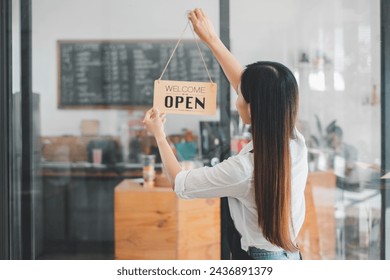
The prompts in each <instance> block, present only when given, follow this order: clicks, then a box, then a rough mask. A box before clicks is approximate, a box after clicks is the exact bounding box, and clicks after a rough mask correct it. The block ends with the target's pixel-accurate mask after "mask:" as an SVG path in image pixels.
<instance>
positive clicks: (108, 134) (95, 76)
mask: <svg viewBox="0 0 390 280" xmlns="http://www.w3.org/2000/svg"><path fill="white" fill-rule="evenodd" d="M12 2H13V3H12V4H13V7H12V9H13V31H14V34H13V71H14V75H13V77H14V79H13V91H14V94H13V100H14V109H13V110H14V113H15V117H14V139H16V140H17V141H15V142H14V162H15V166H14V170H15V172H14V176H15V178H14V180H13V181H14V186H13V189H12V223H13V224H12V225H11V226H12V229H11V231H12V232H11V236H12V252H13V253H12V254H13V256H14V258H20V257H21V256H22V255H23V253H22V247H23V246H26V244H24V245H23V242H24V241H23V240H24V239H25V236H24V235H23V234H24V232H25V231H24V229H23V226H25V225H26V223H25V221H26V220H25V219H29V221H31V223H32V224H31V226H29V230H28V231H27V233H28V235H29V238H31V242H30V243H31V244H28V245H31V251H32V256H31V257H32V258H36V259H114V258H146V259H147V258H153V255H148V254H149V253H145V254H143V255H142V253H139V254H138V255H132V256H129V255H126V254H127V253H128V252H132V251H133V252H134V251H135V250H133V249H128V250H127V249H126V250H127V251H126V252H125V255H121V256H120V257H118V254H117V252H116V244H120V246H122V247H123V246H124V247H125V246H130V247H125V248H133V247H131V246H133V245H134V244H136V245H137V244H138V245H139V244H147V243H148V242H151V241H150V240H153V239H155V237H156V236H159V237H161V238H162V240H163V241H162V242H160V241H159V243H157V244H156V246H158V248H160V249H161V250H159V251H160V252H164V254H165V255H160V256H157V257H154V258H157V259H158V258H164V257H166V258H181V259H185V258H193V259H194V258H201V259H206V258H219V257H220V252H219V250H220V249H221V248H220V246H221V242H220V239H219V238H220V236H219V234H220V225H221V224H220V222H221V221H220V212H219V204H218V203H219V201H218V203H217V202H216V201H211V200H207V201H205V202H204V203H205V204H199V205H202V207H203V209H200V208H197V207H199V205H198V206H197V205H195V204H182V203H181V202H180V203H178V202H177V201H173V202H172V201H171V200H170V199H173V198H172V197H170V196H169V194H167V193H165V190H167V189H168V188H164V187H166V186H167V181H166V178H165V176H164V174H163V172H162V171H163V170H162V166H161V159H160V156H159V154H158V150H157V148H156V143H154V141H153V138H152V137H151V136H150V135H147V134H146V133H145V131H144V128H143V125H142V119H143V117H144V114H145V111H146V110H147V109H149V108H150V107H151V105H152V98H153V82H154V80H156V79H158V78H159V76H160V75H161V73H162V71H163V69H164V66H165V63H166V62H167V60H168V58H169V55H170V54H171V52H172V50H173V48H174V46H175V44H176V42H177V40H178V39H179V37H180V34H181V32H182V31H183V29H184V27H185V25H186V23H187V18H186V12H187V11H188V10H190V9H192V8H194V7H202V8H203V9H204V10H205V11H206V12H207V13H208V15H209V16H210V18H211V19H212V21H213V23H214V24H215V28H216V30H219V29H220V26H219V23H220V14H219V11H220V10H219V9H220V1H216V0H215V1H206V0H204V1H203V0H202V1H196V3H192V2H190V1H180V0H167V1H161V3H160V1H152V0H147V1H136V0H132V1H127V0H101V1H94V0H83V1H75V0H70V1H64V0H55V1H53V0H37V1H32V11H31V15H32V29H31V35H32V48H31V51H32V53H31V59H32V77H31V78H32V95H31V96H32V100H31V110H32V115H33V119H32V133H31V138H32V139H31V143H32V145H31V146H32V148H31V151H29V152H31V155H32V160H31V161H32V163H31V164H32V167H33V168H32V172H33V176H32V178H31V181H30V183H31V188H30V190H29V201H30V202H31V204H29V205H30V206H29V208H28V209H26V208H23V205H24V204H23V200H22V197H23V195H24V196H25V195H26V192H25V191H24V190H22V185H23V184H22V182H21V181H20V178H21V174H22V160H21V159H22V151H21V146H22V143H21V142H22V141H23V139H22V136H21V135H22V134H21V133H22V119H21V118H20V116H21V112H20V111H21V110H22V104H21V96H20V95H21V93H20V92H21V91H22V89H21V80H20V77H21V71H22V70H23V69H22V70H21V69H20V63H21V59H20V56H19V54H20V49H21V41H20V34H19V33H18V32H19V28H20V26H19V25H20V14H19V13H20V10H19V9H20V3H19V2H20V1H17V0H14V1H12ZM229 3H230V4H229V5H230V14H229V16H230V26H229V28H230V39H231V40H230V47H231V50H232V52H233V54H234V55H236V57H237V58H238V59H239V61H240V62H241V64H242V65H246V64H249V63H252V62H255V61H258V60H274V61H278V62H281V63H284V64H285V65H287V66H288V67H289V68H290V69H292V71H293V72H294V74H295V75H296V78H297V80H298V82H299V87H300V111H299V122H298V123H297V127H298V129H299V130H300V131H301V132H302V133H303V135H304V136H305V138H306V143H307V146H308V148H309V158H308V160H309V167H310V173H309V178H308V182H307V187H306V206H307V213H306V221H305V224H304V226H303V228H302V230H301V232H300V236H299V247H300V248H301V250H302V252H303V256H304V258H305V259H378V258H379V257H380V243H381V240H380V224H381V218H382V217H381V196H380V190H379V184H380V179H379V174H380V165H381V162H380V158H381V154H380V153H381V151H380V134H381V131H380V124H381V120H380V104H381V100H380V90H381V89H380V85H381V81H380V17H379V15H380V1H379V0H375V1H365V0H357V1H356V0H343V1H338V0H331V1H325V0H323V1H310V0H275V1H267V0H260V1H259V0H242V1H230V2H229ZM224 16H226V15H224ZM221 17H222V15H221ZM183 38H184V42H183V44H182V45H181V46H180V47H179V48H178V50H177V52H176V54H175V56H174V58H173V60H172V62H171V64H170V65H169V67H168V70H167V71H166V74H165V75H164V79H177V80H186V79H192V80H198V81H208V77H207V73H206V71H205V70H204V69H203V64H202V60H201V58H200V57H198V50H197V47H196V45H195V44H194V42H193V41H192V40H193V37H192V33H191V31H190V30H189V29H187V31H186V32H185V33H184V36H183ZM201 48H202V52H203V54H204V55H205V58H206V63H207V66H208V70H209V71H210V73H211V76H212V78H213V80H214V81H215V82H217V84H218V86H220V85H221V83H220V82H221V79H222V78H221V73H220V69H219V67H218V66H217V65H216V63H215V61H214V60H213V59H212V55H211V54H210V53H209V52H208V50H207V48H205V46H203V45H201ZM226 96H229V95H228V93H227V92H225V91H224V89H221V88H220V91H219V98H218V99H217V102H218V108H217V114H216V115H215V116H184V115H180V116H178V115H169V116H168V120H167V123H166V132H167V135H168V139H169V140H170V143H171V146H172V149H173V150H174V152H175V153H176V155H177V157H178V158H179V160H180V161H181V162H182V163H183V166H184V167H185V168H193V167H196V166H202V165H213V164H215V163H216V162H218V161H220V160H222V159H223V158H225V157H226V156H228V155H230V154H235V153H237V152H238V151H239V150H240V149H241V148H242V146H243V145H244V144H245V143H247V142H248V141H249V140H250V139H251V135H250V127H247V126H245V125H243V124H242V123H241V122H240V121H239V118H238V114H237V111H236V110H235V106H234V104H235V93H234V92H232V93H231V106H230V107H231V108H230V110H231V111H230V112H225V110H227V109H228V108H224V106H220V105H221V104H223V99H224V98H225V97H226ZM18 116H19V117H18ZM222 116H230V117H231V120H230V122H231V125H230V127H229V128H228V129H226V127H224V126H223V125H222V124H221V123H222V122H223V119H222V118H223V117H222ZM229 129H230V131H231V134H230V135H227V134H226V131H229ZM230 139H232V141H231V142H230V143H229V141H230ZM24 141H26V140H25V139H24ZM145 155H152V156H154V160H155V166H154V168H155V172H156V177H155V181H154V186H155V187H154V189H153V191H151V190H150V189H146V188H144V185H143V182H144V180H143V171H144V170H145V168H144V163H143V159H144V158H145ZM124 182H127V183H126V184H127V185H124ZM129 182H130V183H129ZM128 184H131V186H129V185H128ZM135 184H136V185H137V186H136V187H134V186H135ZM134 188H135V189H136V190H138V191H136V192H134ZM137 188H138V189H137ZM140 190H141V191H140ZM127 192H129V193H130V195H129V196H126V194H127ZM149 192H151V193H153V194H151V196H150V198H149V197H148V196H147V195H148V194H149ZM139 195H140V196H139ZM153 195H156V196H155V197H154V196H153ZM164 195H167V197H166V198H164V199H161V198H162V197H163V196H164ZM145 197H146V200H145V201H146V202H145V201H144V200H143V199H145ZM152 197H154V198H152ZM161 201H164V203H161ZM167 205H168V206H171V205H176V206H177V208H175V209H173V208H169V207H167ZM179 207H181V208H180V209H179ZM207 207H211V208H212V211H213V212H212V213H213V215H204V214H203V212H202V211H203V210H205V209H206V210H207V209H209V208H207ZM211 208H210V209H211ZM118 209H119V210H121V211H122V210H123V211H124V213H127V214H128V216H122V214H123V212H120V214H118V213H116V211H117V210H118ZM119 210H118V211H119ZM141 210H142V211H141ZM140 211H141V212H140ZM175 211H179V212H180V213H183V214H184V215H183V216H180V215H176V212H175ZM179 212H177V213H179ZM209 213H210V212H209ZM186 215H187V216H186ZM206 217H207V218H209V217H211V218H210V220H207V219H206ZM189 222H193V223H194V227H192V225H190V224H189ZM123 223H124V224H125V225H124V226H123V227H122V225H123ZM119 224H120V226H118V225H119ZM27 225H28V223H27ZM210 228H212V230H210V231H207V233H206V231H204V229H210ZM134 229H138V231H132V230H134ZM185 229H189V231H188V230H187V231H185ZM195 229H201V230H203V231H202V232H198V231H197V230H195ZM148 230H151V231H150V232H151V234H147V233H148V232H149V231H148ZM213 230H214V231H213ZM130 233H131V234H130ZM176 233H181V234H182V235H181V236H185V237H188V238H189V240H196V241H197V242H200V243H199V244H200V245H199V246H198V247H197V250H198V251H196V250H195V248H191V244H192V243H191V242H187V241H183V240H185V239H180V238H177V236H176V235H175V234H176ZM117 234H119V235H121V234H122V237H121V239H120V242H122V243H118V236H117ZM123 236H124V237H123ZM148 236H149V237H152V238H151V239H150V240H148V239H147V237H148ZM142 242H145V243H142ZM186 242H187V243H186ZM170 248H174V249H172V250H176V251H175V253H174V254H172V255H170V252H171V251H169V250H171V249H170ZM178 248H184V251H180V250H179V249H178ZM222 249H223V248H222ZM143 251H147V248H143ZM154 251H156V250H154ZM179 251H180V252H179ZM189 252H197V254H198V255H196V256H194V255H191V256H190V255H189ZM215 252H217V254H215Z"/></svg>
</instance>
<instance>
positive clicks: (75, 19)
mask: <svg viewBox="0 0 390 280" xmlns="http://www.w3.org/2000/svg"><path fill="white" fill-rule="evenodd" d="M194 7H202V8H204V9H205V10H206V11H207V12H208V14H209V16H210V17H211V19H212V20H213V22H214V24H215V27H216V30H219V1H218V0H212V1H211V0H202V1H199V0H198V1H184V0H165V1H157V0H142V1H137V0H67V1H65V0H55V1H54V0H36V1H33V89H34V91H35V92H38V93H40V94H41V119H42V124H41V131H42V134H43V135H64V134H71V135H78V134H79V133H80V131H79V124H80V121H81V120H82V119H99V120H100V122H101V133H102V134H118V128H119V126H120V124H121V122H122V121H123V116H124V115H126V112H123V111H122V112H121V111H118V110H69V109H67V110H59V109H58V108H57V83H58V81H57V53H56V41H57V40H63V39H177V38H178V36H179V35H180V33H181V31H182V29H183V27H184V25H185V23H186V11H187V10H189V9H192V8H194ZM230 13H231V14H230V16H231V22H230V33H231V35H230V36H231V49H232V52H233V53H234V54H235V55H236V56H237V58H238V59H239V60H240V62H241V63H242V64H243V65H245V64H248V63H251V62H254V61H257V60H276V61H279V62H282V63H284V64H286V65H287V66H289V67H290V68H291V69H292V70H293V71H295V72H299V73H300V74H301V78H302V76H303V75H304V71H302V69H301V68H300V66H299V63H298V57H299V54H300V52H302V51H305V52H307V53H308V54H309V55H310V57H311V58H313V57H314V55H315V53H316V51H317V50H320V51H324V52H325V53H326V54H327V55H328V56H329V57H330V59H331V60H332V65H331V67H330V68H331V73H333V72H332V71H338V72H340V73H341V74H342V76H343V78H344V81H345V90H344V91H334V90H333V89H326V90H325V91H313V90H310V88H308V87H307V84H306V85H304V84H301V85H300V87H301V112H300V115H301V119H302V120H303V121H306V122H308V123H309V124H310V129H311V132H312V133H315V131H314V114H315V113H316V114H318V115H319V116H320V118H321V121H322V122H323V125H324V126H325V125H327V124H328V123H329V122H330V121H332V120H333V119H337V121H338V123H339V124H340V125H341V127H342V128H343V129H344V134H345V141H347V142H349V143H351V144H353V145H355V146H357V147H358V148H359V150H360V151H361V153H360V156H361V157H362V159H365V158H367V159H368V160H370V161H375V160H377V159H379V158H380V153H379V152H380V149H379V145H380V106H370V105H363V103H364V101H365V100H366V99H367V98H369V97H370V94H371V90H372V86H373V84H376V85H377V92H378V94H379V93H380V57H379V54H380V53H379V52H380V48H379V46H380V33H379V0H373V1H366V0H343V1H339V0H323V1H313V0H273V1H269V0H240V1H230ZM185 38H192V34H191V32H189V31H188V32H187V33H186V34H185ZM14 39H15V42H16V43H17V42H18V38H17V36H15V37H14ZM14 61H15V62H17V61H18V57H17V56H14ZM14 65H16V66H17V65H18V64H17V63H14ZM310 71H314V72H315V69H314V70H313V69H311V70H310ZM17 72H18V69H17V67H15V69H14V73H17ZM15 76H17V75H15ZM331 76H332V75H331ZM19 82H20V81H17V79H15V83H14V89H15V91H17V90H18V88H19V86H18V85H19ZM301 82H303V83H307V80H306V82H305V80H302V79H301ZM234 96H235V94H232V101H233V102H232V107H234ZM218 117H219V116H216V117H215V118H214V119H218ZM199 119H200V118H199V117H193V116H191V117H188V116H180V118H178V117H177V116H169V118H168V123H167V130H168V133H179V132H180V131H181V129H182V128H183V127H190V128H192V129H194V130H197V129H198V121H199ZM203 119H208V120H210V119H212V118H210V117H206V118H203Z"/></svg>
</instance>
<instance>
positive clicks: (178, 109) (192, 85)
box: [153, 80, 217, 115]
mask: <svg viewBox="0 0 390 280" xmlns="http://www.w3.org/2000/svg"><path fill="white" fill-rule="evenodd" d="M216 101H217V85H216V84H215V83H205V82H183V81H169V80H156V81H155V82H154V100H153V104H154V107H156V108H157V109H159V111H160V112H164V113H167V114H192V115H214V114H215V112H216V108H217V104H216Z"/></svg>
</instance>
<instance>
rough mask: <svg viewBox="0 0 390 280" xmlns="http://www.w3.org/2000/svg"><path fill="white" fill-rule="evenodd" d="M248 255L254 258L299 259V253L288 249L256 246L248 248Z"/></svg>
mask: <svg viewBox="0 0 390 280" xmlns="http://www.w3.org/2000/svg"><path fill="white" fill-rule="evenodd" d="M248 255H249V256H251V257H252V259H254V260H301V259H302V257H301V253H300V252H299V251H296V252H288V251H275V252H274V251H267V250H263V249H259V248H256V247H249V248H248Z"/></svg>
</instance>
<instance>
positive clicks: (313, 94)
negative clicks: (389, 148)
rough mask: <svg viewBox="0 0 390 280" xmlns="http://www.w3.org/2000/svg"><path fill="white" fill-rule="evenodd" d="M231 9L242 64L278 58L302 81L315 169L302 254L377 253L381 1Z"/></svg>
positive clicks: (304, 1)
mask: <svg viewBox="0 0 390 280" xmlns="http://www.w3.org/2000/svg"><path fill="white" fill-rule="evenodd" d="M231 11H232V12H231V49H232V51H233V53H235V54H236V55H237V57H238V58H239V59H240V61H241V62H242V63H243V64H248V63H251V62H254V61H257V60H275V61H279V62H282V63H284V64H286V65H287V66H288V67H289V68H290V69H292V70H293V71H294V73H295V75H296V78H297V80H298V82H299V87H300V111H299V122H298V124H297V127H298V129H299V130H300V131H301V132H302V133H303V135H304V136H305V139H306V143H307V146H308V148H309V159H308V160H309V166H310V167H309V168H310V174H309V178H308V183H307V188H306V205H307V216H306V222H305V225H304V227H303V229H302V230H301V233H300V243H299V246H300V247H301V249H302V251H303V253H304V258H306V259H378V258H379V257H380V222H381V208H380V207H381V196H380V187H379V186H380V178H379V177H380V176H379V175H380V164H381V162H380V158H381V156H380V152H381V150H380V135H381V130H380V123H381V121H380V102H381V101H380V82H381V81H380V1H379V0H378V1H364V0H359V1H354V0H346V1H338V0H333V1H309V0H294V1H283V0H277V1H272V3H271V2H270V1H265V0H264V1H251V0H246V1H240V3H236V2H234V1H231ZM232 97H234V94H232ZM232 104H234V102H232ZM244 131H245V128H244ZM235 138H237V137H235ZM240 138H241V139H240V141H242V140H243V139H242V138H243V137H240ZM245 138H247V137H244V141H245ZM233 139H234V138H233ZM238 148H239V147H238Z"/></svg>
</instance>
